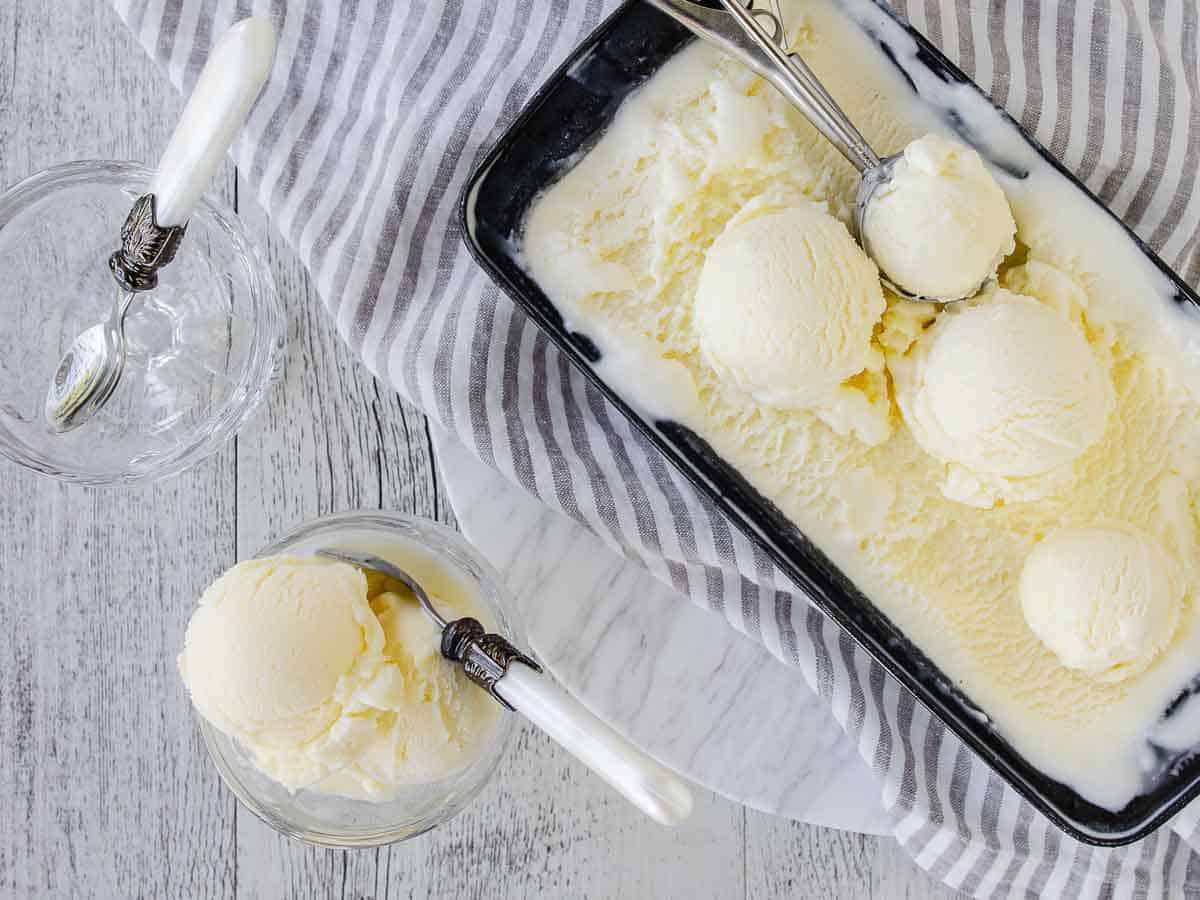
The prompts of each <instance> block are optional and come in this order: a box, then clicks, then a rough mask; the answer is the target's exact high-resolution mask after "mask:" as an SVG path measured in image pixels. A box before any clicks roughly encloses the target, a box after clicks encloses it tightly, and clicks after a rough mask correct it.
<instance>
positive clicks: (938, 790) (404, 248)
mask: <svg viewBox="0 0 1200 900" xmlns="http://www.w3.org/2000/svg"><path fill="white" fill-rule="evenodd" d="M897 2H899V3H900V6H901V7H902V8H901V10H900V11H901V12H902V13H903V14H904V15H906V16H907V17H908V18H909V19H910V20H911V21H912V22H913V24H914V25H916V27H917V28H919V29H921V30H922V31H924V32H925V33H926V34H927V35H929V36H930V38H931V39H932V40H933V41H934V42H935V43H937V44H939V45H941V46H942V47H943V48H944V49H945V51H946V52H947V54H948V55H949V56H950V57H951V58H953V59H955V60H956V61H957V62H958V63H959V65H960V66H961V67H962V68H963V69H965V70H966V71H967V72H968V73H971V74H973V75H974V77H975V79H976V80H977V81H978V82H979V83H980V84H981V85H982V86H983V87H984V88H985V89H988V90H990V91H991V92H992V94H993V95H994V96H995V97H996V99H997V100H998V101H1000V102H1001V103H1002V104H1004V105H1005V106H1006V107H1007V108H1008V109H1009V110H1010V111H1011V112H1012V113H1013V115H1014V116H1015V117H1016V118H1017V119H1019V120H1020V121H1021V122H1022V123H1024V125H1025V127H1026V128H1028V129H1029V130H1030V131H1032V132H1033V133H1034V134H1036V135H1037V137H1038V138H1039V139H1040V140H1041V141H1042V142H1043V143H1044V144H1046V145H1047V146H1048V147H1050V148H1051V149H1052V150H1053V152H1054V153H1055V154H1057V155H1058V156H1059V157H1060V158H1062V159H1063V160H1064V161H1065V162H1066V164H1067V166H1068V167H1069V168H1071V169H1072V170H1074V171H1075V172H1077V173H1079V174H1080V176H1081V177H1082V178H1083V179H1084V180H1085V181H1086V182H1087V184H1088V185H1089V186H1090V187H1091V188H1092V189H1093V190H1094V191H1095V192H1096V193H1097V194H1099V196H1100V197H1101V198H1102V199H1103V200H1104V201H1105V202H1106V203H1108V204H1109V205H1110V206H1111V207H1112V208H1113V209H1114V210H1116V212H1117V213H1118V214H1120V215H1121V216H1123V217H1124V218H1125V220H1126V221H1127V222H1129V224H1130V225H1132V226H1133V227H1134V228H1135V229H1136V230H1137V232H1138V234H1140V235H1141V236H1142V237H1143V238H1144V239H1145V240H1146V241H1147V242H1148V243H1149V244H1150V245H1151V246H1153V247H1154V248H1155V249H1157V250H1158V251H1159V252H1160V253H1161V254H1162V256H1163V257H1164V258H1165V259H1166V260H1167V261H1168V262H1169V263H1170V264H1171V265H1173V266H1174V267H1175V268H1177V269H1178V270H1179V271H1180V272H1182V273H1184V275H1185V277H1187V278H1188V279H1189V280H1190V281H1191V282H1192V283H1197V282H1198V281H1200V252H1198V251H1197V238H1198V235H1200V197H1197V196H1195V194H1196V190H1195V189H1196V184H1197V166H1198V165H1200V85H1198V84H1197V79H1198V77H1200V65H1198V64H1197V53H1198V49H1200V30H1198V27H1197V6H1196V3H1195V0H1025V2H1022V0H957V2H954V0H897ZM117 5H118V7H119V12H120V14H121V15H122V17H123V18H124V19H125V21H126V22H127V23H128V25H129V27H130V28H131V29H132V30H133V32H134V33H135V34H136V36H137V37H138V39H139V40H140V41H141V43H142V44H143V46H144V47H145V48H146V50H147V51H148V52H149V53H150V54H152V55H153V57H154V58H155V59H156V60H158V61H159V62H160V63H161V64H162V65H163V66H164V67H165V69H166V71H167V73H168V75H169V77H170V78H171V80H172V81H173V82H174V83H175V84H176V85H177V86H179V87H181V88H182V89H184V90H188V89H190V87H191V85H192V83H193V81H194V79H195V78H196V75H197V73H198V71H199V67H200V65H201V63H202V61H203V60H204V58H205V55H206V52H207V50H208V48H209V46H210V45H211V42H212V40H213V38H214V36H215V35H217V34H219V33H220V32H221V31H222V30H223V29H224V28H225V27H226V26H228V25H229V24H230V23H231V22H232V21H234V20H235V19H237V18H241V17H242V16H244V15H247V14H250V13H259V14H269V15H270V16H271V18H272V19H273V20H274V22H275V24H276V27H277V30H278V33H279V37H280V41H279V53H278V58H277V60H276V64H275V71H274V74H273V77H272V78H271V80H270V82H269V84H268V85H267V88H266V91H265V93H264V95H263V97H262V98H261V100H260V101H259V103H258V105H257V107H256V108H255V110H254V112H253V114H252V116H251V119H250V122H249V125H248V127H247V129H246V132H245V134H244V136H243V138H242V140H241V141H240V143H239V144H238V145H237V148H236V159H237V162H238V165H239V166H240V168H241V171H242V173H243V175H244V176H245V177H246V179H247V181H248V182H249V184H250V185H251V186H252V187H253V189H254V191H255V194H256V196H257V197H258V199H259V200H260V201H261V202H262V204H263V205H264V206H265V207H266V209H267V210H268V211H269V213H270V215H271V217H272V219H273V220H274V222H275V224H276V226H277V227H278V228H279V230H280V232H282V233H283V234H284V235H285V236H286V238H287V239H288V240H289V241H290V242H291V244H292V246H293V247H295V249H296V250H297V251H298V252H299V254H300V256H301V257H302V259H303V260H304V262H305V264H306V265H307V266H308V267H309V269H310V271H311V272H312V274H313V277H314V278H315V280H316V284H317V286H318V288H319V290H320V293H321V295H322V297H323V298H324V300H325V302H326V303H327V305H328V307H329V310H330V312H331V314H332V315H334V316H335V317H336V320H337V324H338V327H339V330H340V332H341V333H342V335H343V336H344V337H345V339H346V340H347V341H348V342H349V344H350V346H351V347H353V349H354V350H355V351H356V352H357V353H358V354H359V355H360V356H361V357H362V359H363V360H364V361H365V362H366V364H367V365H368V366H369V367H370V368H371V369H372V371H374V372H375V373H376V374H377V375H378V376H379V377H380V378H383V379H385V380H386V381H388V382H389V383H390V384H392V385H394V386H395V388H396V389H397V390H399V391H400V392H401V393H403V394H404V395H405V396H406V397H407V398H409V399H411V400H412V401H414V402H415V403H417V404H418V405H420V406H421V407H422V408H423V409H424V410H426V411H427V412H428V413H429V415H430V416H432V417H433V418H434V419H435V420H436V421H437V422H438V423H440V424H441V425H442V426H443V427H445V428H448V429H451V430H452V431H453V432H454V433H456V434H457V435H458V437H459V438H460V439H461V440H462V441H463V442H464V443H465V444H467V445H468V446H470V447H472V448H473V449H474V451H475V452H476V453H477V454H478V455H479V456H480V457H481V458H482V459H483V460H485V461H486V462H488V463H490V464H491V465H492V466H494V467H495V468H497V469H498V470H500V471H501V472H502V473H504V474H505V475H506V476H507V477H509V478H510V479H512V480H513V481H514V482H516V483H518V484H520V485H522V486H523V487H524V488H526V489H527V490H529V491H530V492H532V493H534V494H536V495H537V496H538V497H540V498H541V499H542V500H544V501H545V502H546V503H547V504H549V505H551V506H553V507H555V508H557V509H560V510H563V511H564V512H566V513H567V514H568V515H570V516H571V517H572V518H574V519H576V520H577V521H579V522H582V523H583V524H585V525H586V526H587V527H589V528H590V529H591V530H592V531H594V532H595V533H596V534H598V535H600V536H601V537H602V538H603V539H604V540H606V541H607V542H608V543H609V544H611V545H612V546H613V547H615V548H617V549H619V550H620V551H621V552H622V553H624V554H625V555H626V556H627V557H629V558H630V559H634V560H637V561H639V562H640V563H642V564H643V565H645V566H646V567H647V568H648V569H650V570H651V571H653V572H654V573H655V574H656V575H657V576H658V577H660V578H661V579H663V580H664V581H666V582H667V583H669V584H671V585H673V586H675V587H676V588H677V589H678V590H680V591H682V592H686V593H688V594H689V595H690V596H691V597H692V598H694V599H695V600H696V602H698V603H703V604H706V605H708V606H710V607H712V608H714V609H716V610H718V611H720V612H722V613H723V614H724V616H725V617H726V618H727V619H728V621H729V622H730V623H731V624H732V625H733V626H735V627H736V628H739V629H741V630H742V631H744V632H746V633H747V634H749V635H751V636H752V637H754V638H756V639H758V640H760V641H761V642H762V643H763V644H765V645H766V646H767V647H768V648H769V649H770V650H771V651H772V652H773V653H775V654H777V655H778V656H780V657H781V658H783V659H784V660H786V661H787V662H789V663H792V664H794V665H796V666H798V667H799V668H800V670H801V671H802V672H803V674H804V677H805V678H807V679H808V681H809V682H810V683H811V684H812V685H813V686H814V688H815V689H816V690H818V691H819V692H820V695H821V696H822V697H823V698H825V700H826V701H827V702H828V704H829V706H830V708H831V710H832V712H833V714H834V716H835V717H836V718H837V720H838V721H839V722H840V723H841V724H842V725H843V726H844V727H845V729H846V730H847V731H848V732H849V733H850V734H851V735H852V736H853V737H854V738H855V739H856V740H857V742H858V746H859V749H860V751H861V753H862V755H863V757H864V758H865V759H866V760H867V761H868V762H869V763H871V764H872V765H873V766H874V768H875V770H876V771H877V772H878V774H879V776H880V783H881V785H882V793H883V802H884V804H885V806H886V808H887V809H888V810H889V811H890V812H891V813H892V815H893V816H894V823H895V834H896V837H897V839H898V840H899V841H900V842H901V844H902V845H903V846H904V847H905V848H906V850H907V851H908V852H909V853H910V854H911V855H912V857H913V859H914V860H915V861H916V862H917V863H918V864H919V865H921V866H923V867H925V868H926V869H928V870H929V871H930V872H931V873H933V875H934V876H936V877H937V878H940V879H942V880H943V881H945V882H946V883H947V884H949V885H952V886H954V887H957V888H961V889H962V890H964V891H967V892H969V893H972V894H975V895H977V896H986V897H990V896H1009V895H1023V894H1029V895H1038V896H1068V897H1078V896H1100V895H1107V894H1115V895H1116V896H1121V897H1124V896H1134V895H1140V896H1165V895H1171V896H1180V895H1181V894H1183V893H1184V892H1185V890H1187V891H1194V892H1196V893H1197V895H1198V896H1200V853H1192V852H1191V850H1190V849H1189V843H1191V844H1194V845H1195V846H1197V847H1200V833H1198V829H1197V822H1196V819H1197V814H1195V813H1185V814H1184V815H1183V816H1181V817H1180V819H1179V820H1178V821H1177V822H1176V823H1175V824H1174V826H1173V829H1164V830H1161V831H1160V832H1159V833H1158V834H1156V835H1155V836H1153V837H1151V838H1149V839H1148V840H1146V841H1143V842H1141V843H1140V844H1137V845H1134V846H1132V847H1128V848H1124V849H1121V850H1115V851H1110V850H1101V849H1092V848H1089V847H1086V846H1083V845H1081V844H1079V843H1077V842H1075V841H1074V840H1071V839H1070V838H1068V837H1066V836H1065V835H1063V834H1062V833H1061V832H1059V831H1058V830H1057V829H1055V828H1054V827H1053V826H1052V825H1050V824H1049V823H1048V822H1047V821H1046V820H1045V819H1044V818H1042V817H1041V816H1040V815H1038V814H1037V813H1035V812H1034V810H1033V809H1032V808H1030V807H1029V806H1028V805H1027V804H1025V803H1023V802H1022V801H1021V800H1020V799H1019V798H1018V797H1017V796H1016V794H1015V793H1014V792H1013V791H1012V790H1010V789H1009V788H1007V787H1005V785H1004V784H1003V783H1002V782H1001V781H1000V780H999V779H998V778H997V777H996V776H995V775H993V774H991V772H990V770H988V769H987V768H986V767H984V766H983V765H982V764H981V763H979V762H978V761H976V760H975V759H974V758H973V757H972V755H971V753H970V752H969V751H968V750H967V749H966V748H965V747H963V746H962V745H961V744H960V743H959V742H958V741H957V740H956V739H955V738H954V737H953V736H951V735H949V734H947V733H946V731H945V730H944V729H943V727H942V726H941V725H940V724H939V723H938V722H936V721H933V720H931V718H930V716H929V714H928V713H927V712H926V711H925V709H924V708H923V707H921V706H920V705H918V704H917V703H915V702H914V700H913V698H912V697H911V696H910V695H909V694H907V693H906V692H904V691H902V690H901V689H900V688H899V687H898V686H897V684H896V683H895V682H893V681H892V680H891V679H890V678H889V677H888V676H887V675H885V674H884V672H883V671H882V670H881V669H880V668H879V666H878V665H876V664H875V663H873V662H872V661H871V660H870V659H869V658H868V657H867V655H866V654H865V653H864V652H862V651H860V650H859V649H858V648H857V647H856V646H855V645H854V644H853V642H852V641H850V640H849V639H848V638H847V636H846V635H845V634H843V633H841V632H840V631H839V630H838V629H837V628H836V627H835V626H834V625H832V624H831V623H829V622H828V621H826V620H825V619H824V618H823V617H822V616H821V615H820V614H818V613H817V612H815V611H814V610H813V609H812V608H811V607H810V606H809V605H808V604H807V603H806V602H805V601H804V599H803V598H802V597H799V596H796V595H795V594H793V593H792V590H793V589H792V588H791V587H790V585H789V584H788V583H787V582H786V581H785V580H784V579H783V578H782V577H781V576H780V575H779V574H778V573H777V572H776V571H775V569H774V568H773V566H772V564H771V563H770V562H769V561H768V560H767V559H766V557H765V556H764V555H763V554H762V553H761V552H759V551H757V550H756V549H755V548H754V547H753V546H751V544H750V543H749V542H748V541H746V540H745V539H744V538H743V537H742V536H741V535H740V534H739V533H738V532H736V531H735V530H733V529H732V528H731V527H730V525H729V523H728V522H727V521H726V520H725V519H723V518H722V517H721V515H720V514H718V513H717V512H716V511H715V510H714V509H713V508H711V506H709V505H708V504H706V503H705V502H703V501H702V500H701V499H699V498H698V497H697V496H696V495H695V494H694V492H693V491H692V490H691V488H690V487H689V486H688V485H687V484H686V483H685V482H684V480H683V479H682V478H681V477H680V476H678V475H677V474H676V473H675V472H674V471H672V470H671V469H670V468H669V467H668V466H667V465H666V464H665V463H664V461H663V460H662V459H661V458H660V457H659V456H658V454H657V453H655V451H654V450H653V449H652V448H650V447H648V446H647V445H646V443H645V441H644V440H643V439H642V438H641V437H640V436H639V435H638V434H637V433H636V432H635V431H633V430H632V429H631V428H630V426H629V425H628V424H627V423H626V422H625V421H624V420H623V419H622V417H621V416H620V415H619V414H617V413H616V412H615V411H614V410H613V409H611V408H610V407H609V406H608V405H607V403H606V402H605V401H604V399H603V398H602V397H601V396H600V395H599V394H598V393H597V392H596V391H595V390H594V389H593V388H592V387H590V386H589V385H588V383H587V382H586V381H585V380H584V379H583V378H582V377H581V376H580V375H579V374H578V373H577V372H576V371H574V369H573V368H572V367H571V366H570V365H569V364H568V363H567V361H566V360H565V359H564V358H563V357H562V356H561V355H560V354H559V353H558V352H556V350H555V349H554V348H553V347H552V346H550V344H549V342H548V341H547V340H546V338H545V337H543V336H542V335H541V334H540V333H539V332H538V331H537V329H536V328H535V327H533V326H532V325H531V324H530V323H529V322H527V321H526V319H525V317H524V316H523V315H522V314H521V313H520V312H519V311H518V310H516V309H515V308H514V307H513V305H512V303H510V302H509V301H508V300H507V299H506V298H505V297H503V296H501V294H500V292H499V291H498V290H497V288H496V287H495V286H493V285H492V284H490V283H489V282H488V280H487V279H486V278H485V277H484V276H483V275H482V274H481V273H480V272H479V271H478V270H477V269H476V268H475V266H474V265H472V263H471V261H470V260H469V259H468V257H467V254H466V253H465V251H464V249H463V246H462V244H461V241H460V237H459V235H458V233H457V229H456V225H455V221H454V219H455V212H454V202H455V199H456V197H457V196H458V194H459V191H460V190H461V188H462V186H463V184H464V181H465V180H466V178H467V175H468V173H469V172H470V170H471V168H472V166H473V164H474V163H475V162H476V161H477V160H478V159H479V158H480V155H481V153H482V152H483V151H484V149H485V148H486V147H487V146H488V145H489V143H490V142H491V141H492V140H493V139H494V138H495V137H496V136H497V135H498V134H499V132H500V130H501V129H502V128H503V127H504V126H505V125H506V124H507V123H509V122H511V121H512V119H513V118H514V117H515V116H516V114H517V112H518V110H519V109H520V107H521V105H522V104H523V103H524V102H525V101H526V100H527V99H528V98H529V97H530V95H531V93H532V91H533V90H534V89H535V88H536V87H537V85H538V84H539V83H540V82H541V81H542V80H543V79H544V78H545V77H546V76H547V75H548V74H549V72H550V71H551V69H552V68H553V67H554V66H555V65H556V64H557V63H558V61H560V60H561V59H562V58H563V57H564V56H565V55H566V54H567V53H568V52H569V51H570V49H571V48H572V47H573V46H574V45H575V44H576V43H577V42H578V41H579V40H580V39H581V38H582V37H583V36H584V35H585V34H586V33H587V32H588V30H589V29H591V28H592V27H593V26H595V25H596V24H597V23H598V22H599V21H600V20H601V18H602V16H603V15H604V14H605V13H607V12H608V11H610V9H611V8H612V7H614V6H615V5H616V4H615V0H504V2H498V0H292V2H283V0H274V2H269V0H254V2H250V0H236V2H235V0H117Z"/></svg>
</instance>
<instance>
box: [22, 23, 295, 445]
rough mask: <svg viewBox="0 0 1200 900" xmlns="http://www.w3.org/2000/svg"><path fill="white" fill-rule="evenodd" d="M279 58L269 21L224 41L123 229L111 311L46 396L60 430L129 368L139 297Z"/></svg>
mask: <svg viewBox="0 0 1200 900" xmlns="http://www.w3.org/2000/svg"><path fill="white" fill-rule="evenodd" d="M274 55H275V32H274V31H273V29H272V28H271V24H270V22H268V21H267V20H266V19H261V18H251V19H243V20H242V21H241V22H238V23H237V24H236V25H234V26H233V27H232V28H230V29H229V31H227V32H226V33H225V35H224V36H223V37H222V38H221V39H220V41H218V42H217V44H216V46H215V47H214V48H213V50H212V52H211V53H210V54H209V56H208V60H207V61H206V62H205V64H204V69H203V71H201V73H200V77H199V79H198V80H197V81H196V87H195V89H194V90H193V91H192V95H191V97H189V98H188V103H187V106H186V107H185V108H184V111H183V115H182V116H181V117H180V120H179V124H178V125H177V126H176V128H175V132H174V134H172V136H171V140H170V142H169V143H168V144H167V149H166V150H165V151H163V155H162V159H161V160H160V161H159V164H158V169H157V171H156V172H155V173H154V178H153V179H152V180H151V182H150V188H149V190H148V192H147V193H146V194H144V195H142V196H141V197H139V198H138V199H137V201H136V202H135V203H134V205H133V208H132V209H131V210H130V212H129V215H128V217H127V218H126V219H125V223H124V224H123V225H122V226H121V246H120V249H118V250H117V251H116V252H115V253H113V255H112V256H111V257H110V258H109V261H108V265H109V270H110V271H111V272H112V275H113V278H114V280H115V281H116V285H117V288H116V290H117V293H116V297H115V299H114V301H113V307H112V312H111V313H110V315H109V317H108V318H107V319H106V320H104V321H103V322H99V323H97V324H95V325H93V326H92V327H90V328H88V329H86V330H85V331H83V332H82V333H81V334H80V335H79V336H78V337H77V338H75V340H74V341H72V342H71V346H70V347H69V348H68V349H67V352H66V353H65V354H64V355H63V357H62V360H61V361H60V362H59V364H58V368H57V369H56V370H55V373H54V377H53V379H51V382H50V387H49V389H48V390H47V392H46V403H45V418H46V422H47V424H48V425H49V426H50V428H51V429H52V430H54V431H56V432H67V431H71V430H73V429H75V428H78V427H79V426H80V425H82V424H83V423H84V422H86V421H87V420H88V419H90V418H91V417H92V416H93V415H94V414H95V412H96V411H97V410H98V409H100V407H102V406H103V405H104V404H105V403H106V402H108V399H109V398H110V397H111V396H112V393H113V391H114V390H115V389H116V387H117V384H118V382H119V381H120V380H121V373H122V371H123V370H124V368H125V356H126V352H125V348H126V343H125V316H126V314H127V313H128V311H129V306H130V304H131V303H132V302H133V300H134V298H135V297H136V296H137V295H138V294H140V293H142V292H145V291H150V290H153V289H154V287H155V286H156V285H157V284H158V270H159V269H161V268H162V267H163V266H165V265H167V264H168V263H169V262H170V261H171V260H172V259H173V258H174V257H175V253H176V251H177V250H178V249H179V243H180V241H182V240H183V235H184V231H185V229H186V228H187V220H188V217H189V216H190V215H191V214H192V210H194V209H195V208H196V204H197V203H198V202H199V201H200V196H201V195H202V194H203V193H204V190H205V189H206V188H207V187H208V184H209V182H210V181H211V180H212V176H213V173H214V172H216V169H217V166H219V165H220V163H221V159H222V158H223V157H224V156H225V151H226V150H228V149H229V146H230V145H231V144H232V143H233V138H234V136H235V135H236V134H237V132H238V130H239V129H240V128H241V126H242V123H243V122H245V120H246V115H247V114H248V113H249V111H250V107H251V105H253V103H254V100H255V98H257V97H258V93H259V91H260V90H261V89H262V86H263V83H264V82H265V81H266V79H267V74H268V73H269V72H270V70H271V62H272V60H273V59H274Z"/></svg>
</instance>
